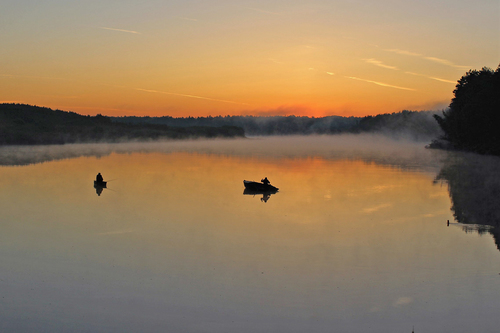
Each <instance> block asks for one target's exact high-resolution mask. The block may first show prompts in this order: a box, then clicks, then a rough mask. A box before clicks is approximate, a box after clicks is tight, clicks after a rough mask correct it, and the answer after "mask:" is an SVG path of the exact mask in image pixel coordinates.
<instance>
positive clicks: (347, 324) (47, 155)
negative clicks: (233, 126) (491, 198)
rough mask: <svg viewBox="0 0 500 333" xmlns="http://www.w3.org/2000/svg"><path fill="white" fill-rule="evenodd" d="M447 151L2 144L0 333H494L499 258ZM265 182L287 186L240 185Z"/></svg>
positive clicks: (269, 143)
mask: <svg viewBox="0 0 500 333" xmlns="http://www.w3.org/2000/svg"><path fill="white" fill-rule="evenodd" d="M449 159H450V156H449V154H448V153H446V152H441V151H432V150H426V149H424V148H423V144H422V143H418V144H415V143H402V142H399V143H395V142H393V141H389V140H387V139H383V138H375V137H306V138H297V137H287V138H267V139H249V140H234V141H232V140H226V141H194V142H170V143H150V144H117V145H70V146H55V147H4V148H0V165H1V166H0V211H1V215H0V228H1V229H0V230H1V232H0V265H1V267H2V269H1V271H0V331H2V332H411V331H412V327H414V328H415V332H416V333H418V332H498V324H499V319H498V309H499V308H500V288H499V287H500V275H499V273H500V252H499V251H498V249H497V247H496V245H495V240H494V238H493V236H492V234H490V233H488V232H484V233H482V234H481V235H478V233H477V232H473V233H466V232H464V231H463V226H462V225H461V224H459V223H457V221H455V218H454V216H453V211H452V210H450V207H451V206H452V202H451V200H450V195H449V193H448V185H447V183H446V182H443V181H442V180H441V181H435V179H436V177H437V176H438V174H439V173H440V171H441V170H443V167H444V166H445V164H446V163H447V161H449ZM98 172H101V173H102V174H103V176H104V178H105V179H107V180H109V182H108V189H104V191H103V192H102V193H101V195H100V196H98V195H97V194H96V190H95V189H94V188H93V179H94V178H95V175H96V174H97V173H98ZM265 176H267V177H268V178H269V179H270V180H271V182H272V183H273V184H274V185H275V186H277V187H279V188H280V190H279V192H278V193H276V194H274V195H271V196H270V197H269V198H268V200H267V202H266V201H265V200H261V199H263V198H262V195H255V196H253V195H243V189H244V188H243V180H244V179H247V180H257V181H259V180H260V179H261V178H263V177H265ZM447 220H450V226H447V224H446V221H447Z"/></svg>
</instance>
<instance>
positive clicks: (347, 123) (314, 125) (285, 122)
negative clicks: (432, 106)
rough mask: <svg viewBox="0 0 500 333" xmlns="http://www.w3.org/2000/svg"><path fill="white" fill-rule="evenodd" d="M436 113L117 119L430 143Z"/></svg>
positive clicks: (435, 132)
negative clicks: (388, 137)
mask: <svg viewBox="0 0 500 333" xmlns="http://www.w3.org/2000/svg"><path fill="white" fill-rule="evenodd" d="M433 115H434V112H432V111H408V110H404V111H401V112H394V113H386V114H379V115H376V116H366V117H341V116H327V117H318V118H316V117H305V116H268V117H259V116H225V117H222V116H217V117H211V116H209V117H197V118H194V117H181V118H174V117H170V116H164V117H137V116H127V117H116V118H113V120H114V121H116V122H123V123H130V124H143V123H146V124H163V125H168V126H173V127H184V126H194V125H197V126H237V127H241V128H243V129H244V131H245V134H246V135H250V136H258V135H304V134H305V135H309V134H340V133H384V134H387V135H391V136H395V137H401V136H407V137H409V138H412V139H417V140H421V141H426V140H427V141H430V140H431V139H432V138H435V137H436V136H438V135H440V134H441V130H440V129H439V126H438V125H437V124H436V122H435V121H434V119H433Z"/></svg>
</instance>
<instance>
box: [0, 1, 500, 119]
mask: <svg viewBox="0 0 500 333" xmlns="http://www.w3.org/2000/svg"><path fill="white" fill-rule="evenodd" d="M0 43H1V44H0V45H1V47H0V103H6V102H8V103H26V104H31V105H38V106H46V107H50V108H53V109H61V110H65V111H74V112H77V113H80V114H85V115H87V114H88V115H95V114H103V115H109V116H132V115H134V116H146V115H147V116H173V117H187V116H194V117H198V116H209V115H210V116H217V115H222V116H225V115H256V116H272V115H297V116H314V117H323V116H330V115H339V116H365V115H375V114H380V113H392V112H398V111H401V110H442V109H444V108H446V107H447V106H448V105H449V103H450V100H451V98H452V97H453V89H454V88H455V84H456V82H457V80H458V79H460V77H461V76H462V75H464V74H465V73H466V72H467V71H468V70H470V69H481V68H482V67H485V66H486V67H490V68H492V69H496V68H497V67H498V65H499V63H500V2H499V1H498V0H476V1H470V0H414V1H410V0H377V1H372V0H351V1H347V0H344V1H338V0H308V1H299V0H274V1H264V0H182V1H180V0H176V1H172V0H120V1H118V0H99V1H97V0H74V1H67V0H2V2H1V4H0Z"/></svg>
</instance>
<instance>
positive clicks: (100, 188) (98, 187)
mask: <svg viewBox="0 0 500 333" xmlns="http://www.w3.org/2000/svg"><path fill="white" fill-rule="evenodd" d="M103 189H104V187H101V186H96V187H95V193H97V195H98V196H101V193H102V190H103Z"/></svg>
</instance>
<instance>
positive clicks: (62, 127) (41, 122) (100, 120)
mask: <svg viewBox="0 0 500 333" xmlns="http://www.w3.org/2000/svg"><path fill="white" fill-rule="evenodd" d="M244 134H245V133H244V132H243V129H242V128H239V127H236V126H221V127H210V126H190V127H171V126H166V125H155V124H127V123H120V122H115V121H113V119H112V118H110V117H106V116H103V115H97V116H94V117H91V116H83V115H80V114H77V113H74V112H67V111H61V110H52V109H49V108H45V107H38V106H32V105H25V104H0V145H36V144H64V143H79V142H121V141H127V140H140V141H145V140H157V139H188V138H199V137H204V138H215V137H243V136H244Z"/></svg>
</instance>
